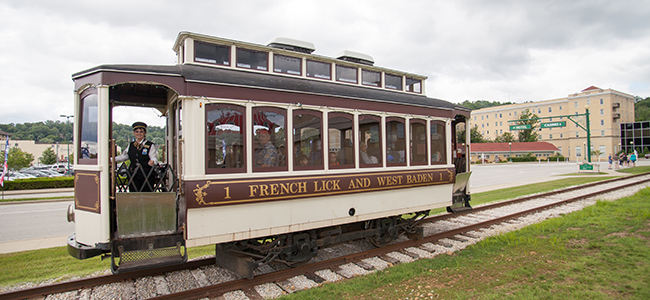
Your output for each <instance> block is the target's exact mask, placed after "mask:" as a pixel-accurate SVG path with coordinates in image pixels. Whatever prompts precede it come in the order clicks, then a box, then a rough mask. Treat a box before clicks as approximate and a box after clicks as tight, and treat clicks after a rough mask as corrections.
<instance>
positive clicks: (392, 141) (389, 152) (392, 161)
mask: <svg viewBox="0 0 650 300" xmlns="http://www.w3.org/2000/svg"><path fill="white" fill-rule="evenodd" d="M405 137H406V135H405V132H404V119H402V118H395V117H390V118H386V163H387V164H388V165H389V166H405V165H406V151H405V150H406V142H405Z"/></svg>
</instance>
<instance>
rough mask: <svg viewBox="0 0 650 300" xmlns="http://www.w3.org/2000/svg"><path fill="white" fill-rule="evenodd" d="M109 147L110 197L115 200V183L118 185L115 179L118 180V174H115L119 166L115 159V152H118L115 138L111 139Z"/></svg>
mask: <svg viewBox="0 0 650 300" xmlns="http://www.w3.org/2000/svg"><path fill="white" fill-rule="evenodd" d="M108 147H109V151H108V152H109V153H108V156H109V164H110V165H109V174H110V176H109V180H110V181H109V182H110V184H109V186H110V188H109V198H110V199H111V200H115V185H116V182H115V181H116V178H117V176H116V174H115V167H116V166H117V162H116V161H115V153H116V152H117V148H116V145H115V139H111V140H110V141H109V146H108Z"/></svg>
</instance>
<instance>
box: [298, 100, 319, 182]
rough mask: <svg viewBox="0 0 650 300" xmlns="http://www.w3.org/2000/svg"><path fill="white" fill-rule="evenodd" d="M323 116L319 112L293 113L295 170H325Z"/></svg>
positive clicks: (300, 111) (301, 110)
mask: <svg viewBox="0 0 650 300" xmlns="http://www.w3.org/2000/svg"><path fill="white" fill-rule="evenodd" d="M321 119H322V114H321V112H319V111H314V110H307V109H297V110H294V111H293V143H294V144H293V156H294V158H293V163H294V169H295V170H321V169H323V149H322V148H323V147H322V143H323V140H322V134H321V129H322V125H321Z"/></svg>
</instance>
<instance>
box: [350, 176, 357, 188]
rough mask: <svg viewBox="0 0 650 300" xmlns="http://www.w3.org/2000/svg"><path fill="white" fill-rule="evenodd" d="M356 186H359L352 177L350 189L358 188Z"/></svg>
mask: <svg viewBox="0 0 650 300" xmlns="http://www.w3.org/2000/svg"><path fill="white" fill-rule="evenodd" d="M356 188H357V186H356V185H354V179H351V180H350V184H349V185H348V190H353V189H356Z"/></svg>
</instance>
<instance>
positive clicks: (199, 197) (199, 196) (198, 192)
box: [193, 181, 212, 205]
mask: <svg viewBox="0 0 650 300" xmlns="http://www.w3.org/2000/svg"><path fill="white" fill-rule="evenodd" d="M210 185H212V181H208V182H206V183H205V184H204V185H203V186H201V187H199V185H198V184H197V185H196V188H195V189H194V190H193V191H194V195H195V196H196V202H197V203H198V204H201V205H208V203H206V202H205V198H204V197H205V196H207V195H208V193H207V192H205V189H207V188H209V187H210Z"/></svg>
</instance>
